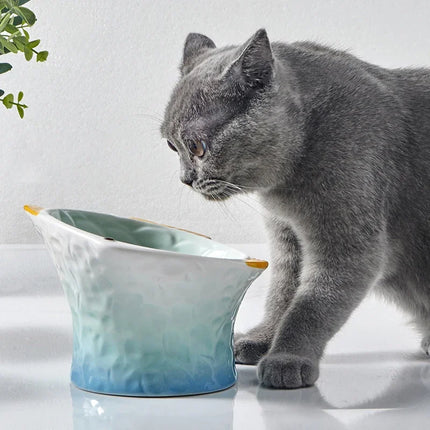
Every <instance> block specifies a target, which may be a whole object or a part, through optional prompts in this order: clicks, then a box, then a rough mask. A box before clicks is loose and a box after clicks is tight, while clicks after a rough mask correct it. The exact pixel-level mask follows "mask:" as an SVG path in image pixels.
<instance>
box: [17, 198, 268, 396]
mask: <svg viewBox="0 0 430 430" xmlns="http://www.w3.org/2000/svg"><path fill="white" fill-rule="evenodd" d="M24 209H25V210H26V211H27V212H28V213H29V214H30V215H31V219H32V221H33V223H34V225H35V227H36V229H37V231H38V232H39V233H40V234H41V235H42V237H43V239H44V241H45V243H46V246H47V248H48V251H49V253H50V255H51V257H52V259H53V260H54V263H55V266H56V268H57V271H58V274H59V276H60V279H61V283H62V285H63V289H64V292H65V294H66V297H67V300H68V303H69V306H70V309H71V312H72V320H73V357H72V368H71V380H72V383H73V384H75V385H76V386H77V387H79V388H82V389H84V390H88V391H93V392H98V393H106V394H117V395H127V396H178V395H188V394H200V393H209V392H213V391H218V390H222V389H225V388H228V387H230V386H232V385H233V384H234V383H235V382H236V378H237V374H236V369H235V363H234V354H233V345H232V339H233V325H234V321H235V317H236V313H237V310H238V308H239V305H240V303H241V301H242V298H243V296H244V294H245V292H246V290H247V289H248V287H249V286H250V284H251V283H252V281H254V279H256V278H257V277H258V276H259V275H260V274H261V273H262V272H263V271H264V269H265V268H266V267H267V265H268V263H267V262H266V261H263V260H255V259H249V258H248V257H247V256H246V255H245V254H244V253H242V252H240V251H237V250H235V249H232V248H230V247H228V246H225V245H222V244H220V243H217V242H215V241H213V240H211V239H210V238H208V237H204V236H201V235H198V234H197V233H192V232H189V231H185V230H181V229H176V228H173V227H169V226H165V225H161V224H155V223H153V222H150V221H145V220H140V219H138V218H122V217H118V216H113V215H108V214H102V213H96V212H86V211H80V210H68V209H42V208H39V207H36V206H25V207H24Z"/></svg>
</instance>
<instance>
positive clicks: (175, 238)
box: [47, 209, 247, 259]
mask: <svg viewBox="0 0 430 430" xmlns="http://www.w3.org/2000/svg"><path fill="white" fill-rule="evenodd" d="M47 213H48V214H49V215H51V216H52V217H54V218H56V219H58V220H59V221H62V222H64V223H65V224H68V225H71V226H73V227H76V228H78V229H80V230H83V231H86V232H88V233H92V234H95V235H97V236H101V237H104V238H108V239H113V240H115V241H119V242H124V243H130V244H133V245H138V246H144V247H147V248H154V249H160V250H164V251H171V252H179V253H183V254H190V255H200V256H205V257H217V258H229V259H246V258H247V255H246V254H244V253H243V252H240V251H237V250H236V249H233V248H230V247H228V246H226V245H223V244H221V243H218V242H215V241H213V240H211V239H208V238H205V237H202V236H199V235H196V234H193V233H189V232H186V231H181V230H176V229H175V228H170V227H166V226H163V225H159V224H153V223H152V222H144V221H136V220H134V219H130V218H122V217H118V216H114V215H108V214H102V213H97V212H88V211H80V210H70V209H48V210H47Z"/></svg>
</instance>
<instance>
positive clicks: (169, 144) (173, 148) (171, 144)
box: [167, 140, 178, 152]
mask: <svg viewBox="0 0 430 430" xmlns="http://www.w3.org/2000/svg"><path fill="white" fill-rule="evenodd" d="M167 145H168V146H169V148H170V149H171V150H172V151H175V152H178V150H177V149H176V146H175V145H173V143H172V142H170V141H169V140H168V141H167Z"/></svg>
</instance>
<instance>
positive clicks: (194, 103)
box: [161, 30, 430, 388]
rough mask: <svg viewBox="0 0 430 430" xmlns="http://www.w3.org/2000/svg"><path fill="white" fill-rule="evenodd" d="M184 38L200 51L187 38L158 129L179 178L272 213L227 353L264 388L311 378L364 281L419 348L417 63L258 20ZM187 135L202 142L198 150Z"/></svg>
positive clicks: (424, 202) (420, 103)
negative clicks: (251, 289)
mask: <svg viewBox="0 0 430 430" xmlns="http://www.w3.org/2000/svg"><path fill="white" fill-rule="evenodd" d="M196 38H197V42H196ZM199 38H200V39H201V40H200V42H198V40H199ZM203 38H204V39H203ZM192 39H194V41H193V43H194V46H200V47H201V46H204V48H199V49H197V50H193V49H190V50H188V49H187V47H185V49H184V54H186V53H187V55H184V57H185V58H184V60H183V64H187V65H188V68H186V69H185V70H184V73H183V75H182V77H181V79H180V80H179V82H178V84H177V86H176V88H175V90H174V91H173V94H172V97H171V99H170V102H169V104H168V106H167V108H166V112H165V119H164V122H163V124H162V127H161V133H162V135H163V136H164V137H165V138H167V139H169V140H170V141H171V142H172V143H174V144H175V145H176V147H177V149H178V153H179V160H180V163H181V179H182V180H183V181H184V182H186V183H188V184H190V185H191V186H192V187H193V188H194V189H195V190H196V191H198V192H200V193H201V194H202V195H203V196H205V197H206V198H207V199H225V198H228V197H230V196H231V195H234V194H236V193H244V192H251V191H253V192H256V193H257V195H258V196H259V197H260V199H261V202H262V204H263V205H264V206H265V207H266V208H267V209H269V212H270V217H269V219H268V220H267V222H266V224H267V229H268V232H269V234H270V237H271V246H272V280H271V287H270V291H269V295H268V299H267V302H266V313H265V318H264V321H263V322H262V323H261V324H260V325H258V326H257V327H256V328H254V329H252V330H251V331H250V332H249V333H247V334H243V335H238V336H237V337H236V339H235V352H236V361H237V362H241V363H249V364H256V363H258V372H257V373H258V378H259V380H260V381H261V383H263V384H264V385H266V386H271V387H278V388H294V387H302V386H307V385H311V384H313V383H314V382H315V381H316V379H317V377H318V365H319V361H320V358H321V356H322V354H323V352H324V348H325V346H326V344H327V342H328V341H329V340H330V339H331V337H332V336H333V335H334V334H335V333H336V332H337V331H338V330H339V329H340V327H342V325H343V324H344V323H345V321H346V320H347V319H348V317H349V316H350V314H351V312H352V311H353V310H354V309H355V308H356V306H357V305H358V304H359V303H360V301H361V300H362V299H363V297H364V296H365V295H366V293H367V292H368V291H369V289H370V288H372V287H374V288H375V289H377V290H379V291H381V292H383V293H385V294H386V295H387V296H389V297H391V298H392V299H393V300H394V301H395V302H396V303H397V304H399V305H400V306H402V307H403V308H404V309H405V310H406V311H408V312H409V313H410V314H411V315H412V317H413V319H414V321H415V323H416V325H417V327H418V328H419V329H420V330H421V332H422V334H423V342H422V347H423V348H424V349H425V351H426V352H427V353H428V352H429V344H430V222H429V217H430V72H429V70H427V69H393V70H388V69H384V68H381V67H378V66H375V65H372V64H369V63H366V62H364V61H361V60H359V59H358V58H356V57H354V56H353V55H351V54H349V53H346V52H342V51H337V50H334V49H330V48H326V47H324V46H320V45H317V44H313V43H308V42H300V43H292V44H285V43H279V42H275V43H271V44H270V43H269V41H268V38H267V35H266V32H265V31H264V30H259V31H258V32H257V33H256V34H255V35H254V36H253V37H252V38H251V39H250V40H248V41H247V42H246V43H245V44H244V45H242V46H228V47H224V48H215V45H214V44H213V46H212V44H211V43H210V42H208V41H207V38H206V37H205V36H202V35H195V34H194V35H193V37H192ZM189 65H192V66H191V67H190V66H189ZM193 139H200V140H204V141H205V142H206V143H207V145H208V150H207V152H206V154H205V155H204V157H203V158H198V157H195V156H193V155H192V154H191V153H190V151H189V150H188V146H187V145H188V142H189V141H190V140H193Z"/></svg>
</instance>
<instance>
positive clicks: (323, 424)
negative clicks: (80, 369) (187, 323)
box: [0, 245, 430, 430]
mask: <svg viewBox="0 0 430 430" xmlns="http://www.w3.org/2000/svg"><path fill="white" fill-rule="evenodd" d="M233 246H236V247H237V248H240V249H242V250H244V251H246V252H247V253H248V254H249V255H252V256H255V257H257V258H258V257H259V258H269V256H268V254H267V251H266V248H265V247H264V246H262V245H233ZM268 279H269V273H265V274H264V275H263V276H262V277H260V278H259V279H257V281H255V283H254V284H253V286H252V287H251V288H250V290H249V291H248V293H247V295H246V297H245V300H244V302H243V304H242V306H241V308H240V311H239V314H238V317H237V321H236V329H237V330H238V331H244V330H246V329H247V328H250V327H252V326H253V325H254V324H255V323H257V322H258V320H259V318H261V316H262V307H263V303H264V292H265V287H266V285H267V282H268ZM71 351H72V336H71V316H70V312H69V309H68V306H67V303H66V300H65V298H64V297H63V295H62V290H61V287H60V284H59V281H58V278H57V275H56V273H55V269H54V266H53V264H52V263H51V261H50V259H49V257H48V255H47V253H46V251H45V249H44V248H43V247H42V246H40V245H34V246H28V245H27V246H23V245H14V246H12V245H1V246H0V429H2V430H3V429H11V430H20V429H32V430H37V429H43V430H49V429H61V430H67V429H74V430H84V429H85V430H86V429H91V430H92V429H103V430H104V429H121V430H127V429H131V430H135V429H141V428H142V429H143V428H144V429H157V430H159V429H160V430H161V429H199V430H200V429H246V430H250V429H260V428H261V429H289V428H291V429H300V428H303V429H313V428H315V429H326V428H327V429H343V428H356V429H360V430H361V429H374V428H375V429H385V428H387V429H388V428H390V429H398V428H399V429H400V428H410V429H415V428H427V427H428V425H429V420H430V360H429V359H428V358H427V357H426V356H424V354H423V353H421V352H420V349H419V337H418V335H417V334H416V333H415V332H414V331H413V330H412V329H411V328H410V327H409V326H407V318H405V316H404V315H402V314H401V313H400V312H399V311H397V310H396V309H395V308H394V307H392V306H389V305H387V304H385V303H384V302H383V301H381V300H379V299H377V298H375V297H374V296H372V295H371V296H369V297H368V298H367V299H366V300H365V302H363V304H362V305H361V306H360V307H359V308H358V309H357V310H356V312H355V313H354V314H353V316H352V317H351V319H350V320H349V321H348V323H347V324H346V325H345V327H343V329H342V330H341V331H340V332H339V333H338V334H337V335H336V336H335V338H334V339H333V340H332V341H331V342H330V344H329V346H328V348H327V351H326V355H325V357H324V359H323V362H322V364H321V376H320V379H319V380H318V382H317V384H316V386H314V387H311V388H306V389H300V390H290V391H284V390H271V389H267V388H263V387H261V386H259V385H258V381H257V378H256V373H255V372H256V369H255V367H254V366H241V365H239V366H238V375H239V377H238V383H237V384H236V385H235V386H234V387H233V388H230V389H228V390H225V391H223V392H219V393H215V394H207V395H199V396H191V397H178V398H159V399H157V398H130V397H117V396H106V395H97V394H92V393H88V392H85V391H81V390H79V389H77V388H75V387H73V386H71V385H70V383H69V372H70V360H71Z"/></svg>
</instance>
